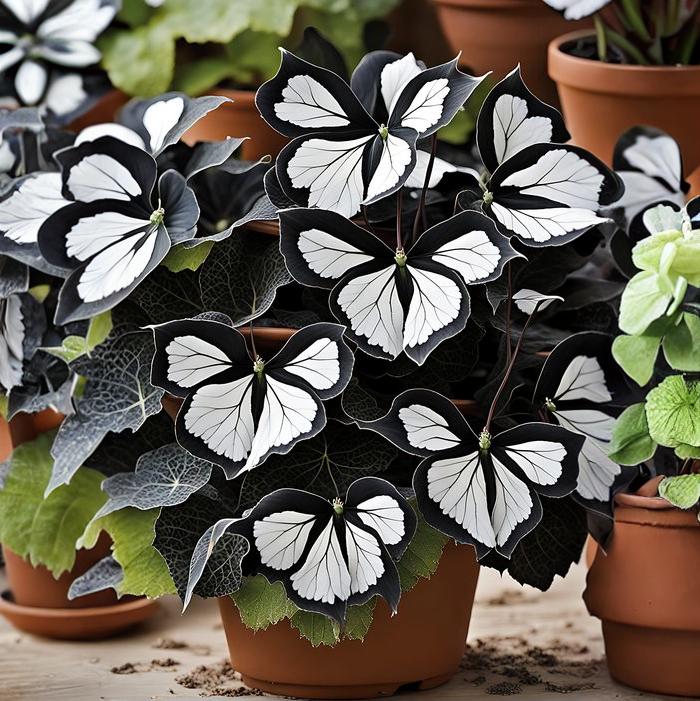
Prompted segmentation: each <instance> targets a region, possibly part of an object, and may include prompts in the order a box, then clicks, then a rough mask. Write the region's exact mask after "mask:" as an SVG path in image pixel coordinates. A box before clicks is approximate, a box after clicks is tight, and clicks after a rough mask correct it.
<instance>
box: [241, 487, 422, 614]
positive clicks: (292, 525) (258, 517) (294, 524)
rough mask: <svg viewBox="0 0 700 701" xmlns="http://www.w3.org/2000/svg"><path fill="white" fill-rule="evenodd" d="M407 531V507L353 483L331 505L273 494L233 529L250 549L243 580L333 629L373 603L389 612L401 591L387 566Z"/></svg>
mask: <svg viewBox="0 0 700 701" xmlns="http://www.w3.org/2000/svg"><path fill="white" fill-rule="evenodd" d="M415 529H416V516H415V513H414V512H413V509H412V508H411V506H410V505H409V504H408V502H407V501H406V500H405V499H404V498H403V497H402V496H401V495H400V494H399V492H398V491H397V490H396V488H395V487H394V486H392V485H391V484H390V483H389V482H386V481H385V480H382V479H378V478H376V477H363V478H361V479H359V480H356V481H355V482H353V483H352V484H351V485H350V487H349V489H348V491H347V493H346V495H345V496H344V497H341V498H336V499H335V500H334V501H329V500H327V499H323V498H321V497H319V496H316V495H315V494H311V493H310V492H304V491H301V490H297V489H280V490H277V491H276V492H273V493H272V494H269V495H268V496H266V497H264V498H263V499H262V500H261V501H260V502H259V503H258V505H257V506H256V507H255V508H254V509H253V510H252V511H251V513H250V514H249V515H248V516H247V517H246V518H244V519H242V520H241V521H239V522H237V523H236V524H235V526H234V530H235V531H236V532H237V533H242V534H244V535H245V536H246V537H247V538H248V540H249V542H250V544H251V552H250V554H249V556H248V558H247V559H246V562H245V569H246V572H247V573H251V574H263V575H265V577H267V579H268V580H269V581H270V582H275V581H281V582H282V583H283V584H284V587H285V589H286V591H287V595H288V596H289V598H290V599H291V601H292V602H293V603H294V604H295V605H296V606H298V607H299V608H300V609H302V610H305V611H315V612H317V613H323V614H325V615H327V616H330V617H332V618H334V619H335V620H336V621H339V622H343V621H344V620H345V616H346V611H347V607H348V606H351V605H356V604H362V603H364V602H366V601H368V600H369V599H371V598H372V597H373V596H375V595H379V596H382V597H383V598H384V599H386V601H387V603H388V604H389V606H390V608H391V609H392V611H394V612H396V609H397V606H398V603H399V598H400V596H401V586H400V583H399V575H398V571H397V569H396V564H395V563H396V561H397V560H398V559H399V558H400V557H401V555H402V554H403V552H404V551H405V549H406V548H407V546H408V544H409V542H410V540H411V538H412V537H413V534H414V532H415Z"/></svg>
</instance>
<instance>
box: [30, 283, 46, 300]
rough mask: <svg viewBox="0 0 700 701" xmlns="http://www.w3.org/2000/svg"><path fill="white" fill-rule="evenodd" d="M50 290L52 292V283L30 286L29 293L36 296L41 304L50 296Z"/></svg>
mask: <svg viewBox="0 0 700 701" xmlns="http://www.w3.org/2000/svg"><path fill="white" fill-rule="evenodd" d="M49 292H51V285H36V286H35V287H31V288H29V294H30V295H31V296H32V297H34V299H35V300H36V301H37V302H39V304H43V303H44V301H45V300H46V298H47V297H48V296H49Z"/></svg>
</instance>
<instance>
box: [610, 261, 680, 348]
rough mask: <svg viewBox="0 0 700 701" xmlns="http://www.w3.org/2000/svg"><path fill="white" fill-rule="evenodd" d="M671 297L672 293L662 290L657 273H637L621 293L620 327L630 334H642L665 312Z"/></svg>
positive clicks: (646, 271)
mask: <svg viewBox="0 0 700 701" xmlns="http://www.w3.org/2000/svg"><path fill="white" fill-rule="evenodd" d="M672 299H673V293H672V292H668V291H664V290H663V288H662V285H661V281H660V276H659V275H658V273H655V272H653V271H651V270H645V271H644V272H641V273H637V274H636V275H635V276H634V277H633V278H632V279H631V280H630V281H629V282H628V283H627V287H625V291H624V292H623V293H622V299H621V300H620V319H619V323H620V329H622V331H624V332H625V333H628V334H630V335H632V336H635V335H641V334H643V333H644V332H645V331H646V329H647V328H648V327H649V325H650V324H651V323H652V322H653V321H655V320H656V319H658V318H659V317H661V316H663V315H664V314H665V313H666V310H667V309H668V307H669V304H670V303H671V300H672Z"/></svg>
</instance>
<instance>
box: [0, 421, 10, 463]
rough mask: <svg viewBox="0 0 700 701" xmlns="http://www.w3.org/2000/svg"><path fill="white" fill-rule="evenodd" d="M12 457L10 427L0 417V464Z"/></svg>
mask: <svg viewBox="0 0 700 701" xmlns="http://www.w3.org/2000/svg"><path fill="white" fill-rule="evenodd" d="M10 455H12V436H11V435H10V426H9V424H8V423H7V421H5V419H4V418H3V417H2V416H0V462H4V461H5V460H7V458H9V457H10Z"/></svg>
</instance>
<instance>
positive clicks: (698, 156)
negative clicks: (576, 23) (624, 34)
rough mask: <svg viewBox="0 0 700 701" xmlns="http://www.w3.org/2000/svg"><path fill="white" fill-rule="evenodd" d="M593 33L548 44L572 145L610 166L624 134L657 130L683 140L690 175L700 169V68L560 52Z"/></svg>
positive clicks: (550, 72)
mask: <svg viewBox="0 0 700 701" xmlns="http://www.w3.org/2000/svg"><path fill="white" fill-rule="evenodd" d="M542 4H543V5H544V3H542ZM589 33H590V32H585V31H583V32H573V33H571V34H566V35H564V36H561V37H559V38H557V39H555V40H554V41H552V43H551V44H550V45H549V75H550V76H551V77H552V79H553V80H554V81H556V83H557V87H558V89H559V98H560V100H561V105H562V109H563V111H564V117H565V118H566V125H567V127H568V128H569V131H570V132H571V136H572V138H573V142H574V143H575V144H576V145H578V146H582V147H583V148H586V149H588V150H589V151H592V152H593V153H594V154H595V155H596V156H598V157H599V158H600V159H602V160H603V161H605V162H606V163H608V164H609V163H611V161H612V155H613V149H614V148H615V143H616V142H617V140H618V138H619V137H620V136H621V134H622V133H623V132H625V131H626V130H627V129H629V128H630V127H633V126H636V125H647V126H653V127H658V128H659V129H663V130H664V131H667V132H668V133H669V134H671V136H673V137H674V138H675V139H676V141H678V143H679V144H680V147H681V153H682V154H683V162H684V167H685V171H686V173H690V172H692V171H693V170H695V168H697V167H698V166H700V139H698V138H697V131H698V129H697V125H698V114H700V66H628V65H618V64H611V63H604V62H602V61H593V60H590V59H584V58H577V57H576V56H570V55H569V54H566V53H564V52H563V51H562V50H561V46H562V44H564V43H566V42H567V41H571V40H574V39H580V38H581V37H585V36H586V35H587V34H589Z"/></svg>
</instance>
